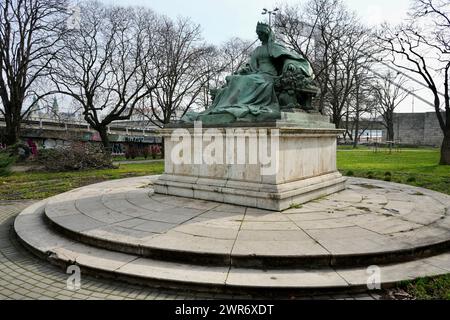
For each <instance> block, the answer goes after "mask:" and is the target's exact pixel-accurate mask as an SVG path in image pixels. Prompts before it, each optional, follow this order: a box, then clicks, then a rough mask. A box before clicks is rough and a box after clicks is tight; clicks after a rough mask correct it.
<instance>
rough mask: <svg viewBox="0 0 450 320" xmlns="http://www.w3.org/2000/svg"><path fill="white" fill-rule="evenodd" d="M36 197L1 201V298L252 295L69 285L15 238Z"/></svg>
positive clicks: (91, 280)
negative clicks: (17, 226)
mask: <svg viewBox="0 0 450 320" xmlns="http://www.w3.org/2000/svg"><path fill="white" fill-rule="evenodd" d="M32 203H33V202H32V201H0V299H44V300H53V299H59V300H67V299H77V300H84V299H89V300H92V299H101V300H103V299H107V300H111V299H113V300H133V299H145V300H164V299H170V300H172V299H183V300H196V299H224V298H225V299H239V298H243V299H246V298H247V299H248V298H252V297H250V296H227V295H223V294H220V295H219V294H211V293H199V292H185V291H177V290H163V289H152V288H149V287H140V286H136V285H130V284H127V283H124V282H120V281H112V280H108V279H98V278H95V277H91V276H82V278H81V288H80V289H79V290H76V291H71V290H69V289H67V287H66V281H67V278H68V276H69V275H68V274H66V273H64V272H63V270H61V269H58V268H57V267H55V266H52V265H50V264H49V263H47V262H46V261H43V260H41V259H39V258H37V257H35V256H34V255H32V254H31V253H30V252H28V251H27V250H26V249H25V248H24V247H22V245H21V244H20V243H18V241H17V239H16V238H15V235H14V232H13V230H12V224H13V222H14V218H15V216H16V215H17V214H18V213H19V212H20V211H22V210H23V209H24V208H26V207H27V206H29V205H30V204H32ZM301 299H342V300H348V299H351V300H378V299H381V295H380V294H378V293H373V294H339V295H336V296H330V295H325V296H309V297H302V298H301Z"/></svg>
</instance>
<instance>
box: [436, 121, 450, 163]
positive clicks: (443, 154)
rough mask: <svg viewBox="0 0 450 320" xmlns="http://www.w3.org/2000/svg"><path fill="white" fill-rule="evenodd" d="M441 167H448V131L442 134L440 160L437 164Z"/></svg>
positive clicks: (449, 153) (449, 159) (449, 151)
mask: <svg viewBox="0 0 450 320" xmlns="http://www.w3.org/2000/svg"><path fill="white" fill-rule="evenodd" d="M439 164H441V165H447V166H449V165H450V130H448V132H445V133H444V140H443V141H442V146H441V160H440V162H439Z"/></svg>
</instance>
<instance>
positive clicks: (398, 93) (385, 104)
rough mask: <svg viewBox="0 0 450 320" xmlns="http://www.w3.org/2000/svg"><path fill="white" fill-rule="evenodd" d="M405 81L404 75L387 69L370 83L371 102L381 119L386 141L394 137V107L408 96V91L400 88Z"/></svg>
mask: <svg viewBox="0 0 450 320" xmlns="http://www.w3.org/2000/svg"><path fill="white" fill-rule="evenodd" d="M406 82H407V80H406V78H405V77H403V76H401V75H398V74H394V73H392V72H391V71H388V72H387V73H386V74H385V75H384V77H383V78H382V79H378V80H376V81H374V82H373V85H372V96H373V99H374V102H373V103H374V105H375V108H377V110H378V112H379V113H380V114H381V117H382V119H383V121H382V123H383V125H384V126H385V127H386V130H387V139H388V141H394V138H395V136H394V112H395V109H396V108H397V107H398V106H399V105H400V104H401V103H402V102H403V101H404V100H405V99H406V97H408V92H407V91H405V90H403V89H402V87H404V85H405V84H406Z"/></svg>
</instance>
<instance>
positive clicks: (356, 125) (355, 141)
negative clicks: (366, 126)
mask: <svg viewBox="0 0 450 320" xmlns="http://www.w3.org/2000/svg"><path fill="white" fill-rule="evenodd" d="M358 139H359V115H358V116H357V117H355V136H354V138H353V148H354V149H356V148H357V147H358Z"/></svg>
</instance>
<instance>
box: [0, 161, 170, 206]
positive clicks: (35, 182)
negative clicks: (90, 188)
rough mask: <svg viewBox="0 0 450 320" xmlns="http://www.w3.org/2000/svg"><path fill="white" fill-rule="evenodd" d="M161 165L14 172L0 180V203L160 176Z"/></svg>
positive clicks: (158, 163) (147, 164) (124, 165)
mask: <svg viewBox="0 0 450 320" xmlns="http://www.w3.org/2000/svg"><path fill="white" fill-rule="evenodd" d="M163 170H164V162H163V161H160V162H152V163H142V164H137V163H136V164H121V165H120V166H118V168H117V169H102V170H83V171H75V172H15V173H13V174H11V175H10V176H8V177H0V200H18V199H44V198H47V197H50V196H53V195H55V194H58V193H62V192H66V191H69V190H71V189H74V188H78V187H81V186H85V185H88V184H92V183H95V182H101V181H105V180H110V179H120V178H127V177H136V176H145V175H152V174H160V173H162V172H163Z"/></svg>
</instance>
